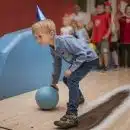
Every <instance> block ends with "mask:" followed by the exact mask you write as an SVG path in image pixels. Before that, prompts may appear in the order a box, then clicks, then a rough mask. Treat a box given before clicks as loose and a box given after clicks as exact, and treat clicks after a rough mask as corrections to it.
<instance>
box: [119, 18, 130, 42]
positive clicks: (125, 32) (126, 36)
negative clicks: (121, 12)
mask: <svg viewBox="0 0 130 130" xmlns="http://www.w3.org/2000/svg"><path fill="white" fill-rule="evenodd" d="M119 23H120V42H121V43H125V44H130V17H126V16H123V17H121V18H120V19H119Z"/></svg>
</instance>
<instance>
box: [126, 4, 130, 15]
mask: <svg viewBox="0 0 130 130" xmlns="http://www.w3.org/2000/svg"><path fill="white" fill-rule="evenodd" d="M126 15H128V16H130V6H128V7H127V9H126Z"/></svg>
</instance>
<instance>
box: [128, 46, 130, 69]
mask: <svg viewBox="0 0 130 130" xmlns="http://www.w3.org/2000/svg"><path fill="white" fill-rule="evenodd" d="M127 63H128V67H129V68H130V44H129V45H128V57H127Z"/></svg>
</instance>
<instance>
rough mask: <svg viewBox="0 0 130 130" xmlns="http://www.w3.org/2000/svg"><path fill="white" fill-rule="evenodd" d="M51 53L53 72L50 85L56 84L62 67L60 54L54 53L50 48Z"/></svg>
mask: <svg viewBox="0 0 130 130" xmlns="http://www.w3.org/2000/svg"><path fill="white" fill-rule="evenodd" d="M51 54H52V57H53V73H52V85H56V84H57V83H58V81H59V78H60V74H61V67H62V59H61V57H60V56H58V55H56V54H55V52H54V50H52V49H51Z"/></svg>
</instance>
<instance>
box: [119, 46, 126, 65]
mask: <svg viewBox="0 0 130 130" xmlns="http://www.w3.org/2000/svg"><path fill="white" fill-rule="evenodd" d="M120 66H121V67H125V46H124V44H120Z"/></svg>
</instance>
